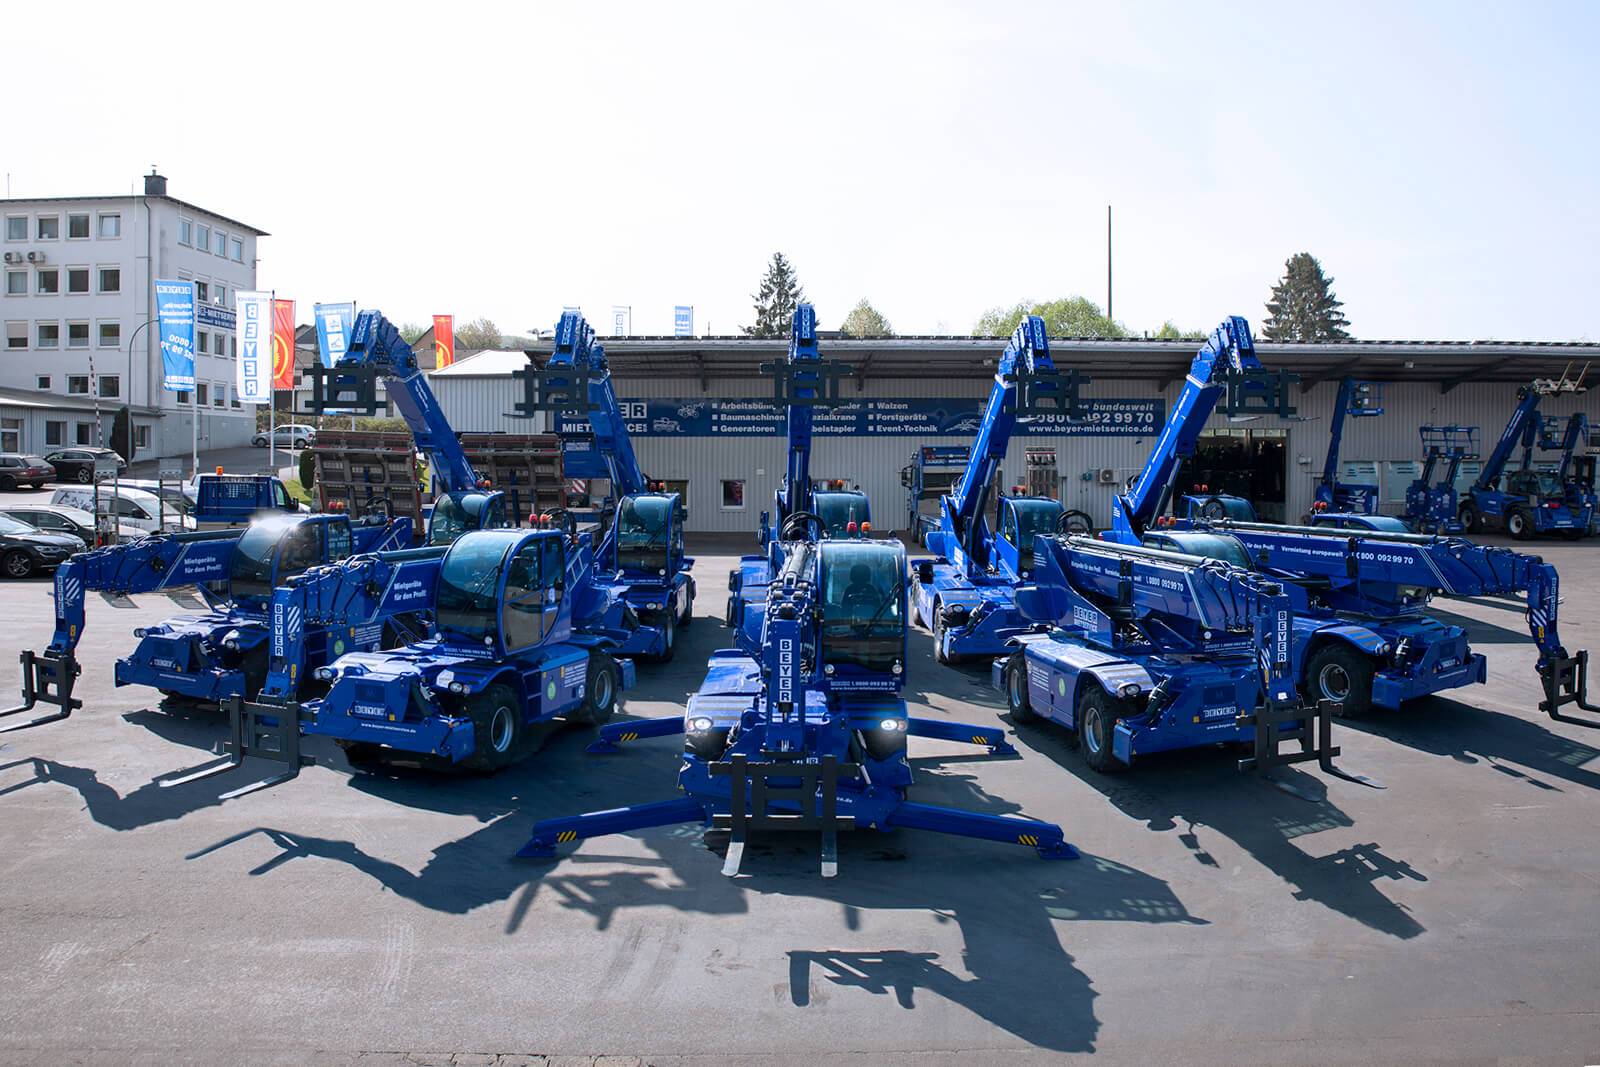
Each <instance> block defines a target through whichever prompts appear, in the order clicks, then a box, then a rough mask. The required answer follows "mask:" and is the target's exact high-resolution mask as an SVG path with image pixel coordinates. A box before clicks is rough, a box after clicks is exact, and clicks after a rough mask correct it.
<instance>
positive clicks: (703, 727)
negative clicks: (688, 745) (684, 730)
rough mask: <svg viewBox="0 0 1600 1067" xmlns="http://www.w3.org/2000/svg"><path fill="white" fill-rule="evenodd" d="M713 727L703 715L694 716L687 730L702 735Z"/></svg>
mask: <svg viewBox="0 0 1600 1067" xmlns="http://www.w3.org/2000/svg"><path fill="white" fill-rule="evenodd" d="M714 725H715V723H713V722H712V721H711V720H710V719H708V718H706V717H705V716H704V715H696V716H695V717H694V718H692V719H690V720H689V729H690V730H691V731H693V732H694V733H699V734H703V733H705V732H706V731H707V730H709V729H711V727H712V726H714Z"/></svg>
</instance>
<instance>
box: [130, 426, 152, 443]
mask: <svg viewBox="0 0 1600 1067" xmlns="http://www.w3.org/2000/svg"><path fill="white" fill-rule="evenodd" d="M133 447H134V448H149V447H150V427H149V426H148V425H147V424H140V425H138V426H135V427H134V428H133Z"/></svg>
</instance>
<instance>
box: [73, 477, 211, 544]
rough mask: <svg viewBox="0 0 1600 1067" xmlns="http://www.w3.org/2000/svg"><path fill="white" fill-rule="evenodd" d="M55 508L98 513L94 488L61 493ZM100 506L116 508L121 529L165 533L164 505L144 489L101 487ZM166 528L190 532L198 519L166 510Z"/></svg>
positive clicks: (84, 487)
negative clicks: (57, 506)
mask: <svg viewBox="0 0 1600 1067" xmlns="http://www.w3.org/2000/svg"><path fill="white" fill-rule="evenodd" d="M50 503H52V504H64V505H66V506H67V507H71V508H82V509H83V510H84V511H91V512H92V511H93V510H94V487H93V486H87V485H86V486H82V487H77V486H74V487H70V488H62V489H57V490H56V491H55V495H54V496H52V497H51V498H50ZM100 506H101V507H102V508H107V507H114V508H115V509H116V515H117V525H118V526H119V527H120V526H122V525H124V524H126V525H128V526H134V527H137V528H138V529H140V530H142V531H144V532H145V533H159V532H161V529H162V526H161V518H162V508H161V502H160V501H159V500H157V499H156V495H155V494H154V493H147V492H145V491H144V490H143V489H133V488H129V487H128V486H121V487H118V488H115V489H114V488H112V487H111V486H109V485H101V486H100ZM166 520H167V523H166V528H167V529H169V530H188V529H193V528H194V518H193V516H189V515H181V514H179V512H178V511H177V509H176V508H173V507H170V506H169V507H168V508H166Z"/></svg>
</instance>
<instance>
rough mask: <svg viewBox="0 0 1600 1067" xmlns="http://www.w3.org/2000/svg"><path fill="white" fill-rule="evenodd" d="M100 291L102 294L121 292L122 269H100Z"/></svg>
mask: <svg viewBox="0 0 1600 1067" xmlns="http://www.w3.org/2000/svg"><path fill="white" fill-rule="evenodd" d="M100 291H101V292H102V293H120V292H122V268H120V267H101V268H100Z"/></svg>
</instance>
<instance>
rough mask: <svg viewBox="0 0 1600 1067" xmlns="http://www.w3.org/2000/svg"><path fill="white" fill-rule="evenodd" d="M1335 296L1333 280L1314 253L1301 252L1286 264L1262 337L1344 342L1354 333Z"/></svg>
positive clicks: (1263, 325)
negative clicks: (1323, 270) (1326, 273)
mask: <svg viewBox="0 0 1600 1067" xmlns="http://www.w3.org/2000/svg"><path fill="white" fill-rule="evenodd" d="M1342 307H1344V301H1342V300H1340V299H1339V298H1338V297H1336V296H1334V295H1333V279H1332V278H1329V277H1328V276H1327V275H1325V274H1323V273H1322V264H1321V263H1318V262H1317V258H1316V257H1315V256H1313V255H1312V254H1311V253H1310V252H1297V253H1295V254H1294V255H1292V256H1290V257H1289V261H1288V262H1287V263H1285V264H1284V268H1283V277H1282V278H1280V279H1279V280H1278V284H1277V285H1274V286H1273V287H1272V297H1271V299H1269V300H1268V301H1267V318H1266V321H1264V322H1262V324H1261V336H1262V337H1263V338H1264V339H1266V340H1268V341H1342V340H1344V339H1346V338H1348V337H1349V336H1350V331H1349V330H1348V329H1346V327H1347V326H1349V325H1350V320H1349V319H1347V318H1345V317H1344V312H1342V311H1340V310H1339V309H1340V308H1342Z"/></svg>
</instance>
